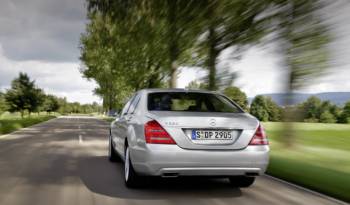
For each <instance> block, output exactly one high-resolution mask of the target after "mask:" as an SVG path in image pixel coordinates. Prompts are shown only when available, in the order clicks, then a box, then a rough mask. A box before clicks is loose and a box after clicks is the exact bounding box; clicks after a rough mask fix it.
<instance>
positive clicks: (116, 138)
mask: <svg viewBox="0 0 350 205" xmlns="http://www.w3.org/2000/svg"><path fill="white" fill-rule="evenodd" d="M134 97H135V96H133V97H132V98H131V99H130V100H129V101H128V102H127V103H126V104H125V105H124V107H123V109H122V111H121V113H120V116H119V118H118V119H117V120H115V121H114V122H113V125H112V141H113V145H114V148H115V149H116V151H117V152H118V153H119V154H120V155H121V156H123V155H124V153H123V152H124V142H123V140H124V139H125V138H124V136H123V135H124V133H125V131H124V130H123V129H125V122H126V115H127V111H128V109H129V107H130V104H131V102H132V100H133V99H134Z"/></svg>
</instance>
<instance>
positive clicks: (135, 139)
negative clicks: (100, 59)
mask: <svg viewBox="0 0 350 205" xmlns="http://www.w3.org/2000/svg"><path fill="white" fill-rule="evenodd" d="M109 159H110V161H118V160H122V161H124V168H125V169H124V172H125V183H126V186H128V187H137V186H138V185H140V183H141V182H142V179H144V178H145V177H146V176H161V177H178V176H214V177H227V178H229V180H230V183H231V184H232V185H233V186H235V187H248V186H250V185H252V184H253V183H254V180H255V177H256V176H259V175H261V174H263V173H264V172H265V170H266V167H267V165H268V162H269V146H268V140H267V137H266V134H265V132H264V129H263V127H262V125H261V123H260V122H259V121H258V120H257V119H256V118H255V117H253V116H251V115H250V114H248V113H245V112H244V111H243V110H242V109H241V108H240V107H239V106H238V105H237V104H236V103H235V102H233V101H231V100H230V99H229V98H227V97H226V96H224V95H222V94H220V93H217V92H210V91H198V90H197V91H196V90H185V89H145V90H140V91H138V92H137V93H135V94H134V96H133V97H131V99H130V100H129V101H128V102H127V103H126V105H125V106H124V108H123V110H122V111H121V113H120V115H119V116H118V117H117V118H116V119H115V120H114V121H113V122H112V123H111V127H110V137H109Z"/></svg>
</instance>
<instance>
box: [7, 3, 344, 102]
mask: <svg viewBox="0 0 350 205" xmlns="http://www.w3.org/2000/svg"><path fill="white" fill-rule="evenodd" d="M344 2H346V0H339V3H336V4H334V5H333V6H332V7H331V8H329V9H328V11H329V12H325V13H324V14H323V16H324V19H326V21H327V22H328V23H329V25H331V29H332V34H333V35H334V39H335V40H334V41H333V42H332V44H331V45H330V50H331V51H332V55H331V68H330V69H329V70H328V73H327V75H324V77H321V78H319V79H317V80H314V81H313V82H312V84H311V85H310V86H308V87H307V88H305V89H303V90H301V91H302V92H309V93H317V92H333V91H350V22H349V19H350V3H344ZM0 3H1V7H0V90H2V91H4V90H6V89H7V88H9V86H10V83H11V80H12V79H13V78H15V77H16V76H17V75H18V73H19V72H26V73H27V74H28V75H29V76H30V77H31V78H32V79H34V80H35V82H36V84H37V85H38V86H39V87H40V88H43V89H44V90H45V92H47V93H50V94H55V95H58V96H61V97H66V98H67V99H68V100H69V101H71V102H74V101H78V102H81V103H91V102H93V101H98V102H100V101H101V100H100V99H99V98H98V97H97V96H95V95H93V89H94V88H95V87H96V83H95V82H93V81H88V80H86V79H84V78H83V77H82V75H81V73H80V72H79V68H80V67H81V62H80V61H79V53H80V51H79V38H80V35H81V33H83V32H84V29H85V24H86V9H85V1H84V0H59V1H57V0H31V1H23V0H0ZM221 61H222V62H220V63H223V64H225V65H227V66H229V68H230V69H231V70H232V71H234V72H236V73H237V76H238V77H237V79H236V80H235V81H234V85H235V86H238V87H240V88H241V89H242V90H243V91H244V92H246V93H247V95H248V96H250V97H252V96H255V95H257V94H264V93H276V92H283V88H284V87H283V86H284V84H283V82H284V78H285V74H286V72H285V70H283V67H282V66H281V58H280V56H279V54H278V51H277V49H276V48H275V47H274V45H264V46H255V47H252V48H250V49H249V50H247V51H246V52H245V53H244V55H243V58H242V59H241V60H240V61H232V60H225V56H224V57H223V58H222V60H221ZM180 71H181V72H180V74H179V78H178V87H181V88H184V87H185V86H186V85H187V84H188V83H189V82H190V81H192V80H195V79H197V78H201V77H202V76H204V75H205V74H206V71H203V70H201V69H199V68H189V67H181V69H180Z"/></svg>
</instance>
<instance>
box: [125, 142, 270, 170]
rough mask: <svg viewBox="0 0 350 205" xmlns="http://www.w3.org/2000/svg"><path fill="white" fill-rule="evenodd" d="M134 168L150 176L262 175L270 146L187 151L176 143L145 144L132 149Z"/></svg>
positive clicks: (266, 163)
mask: <svg viewBox="0 0 350 205" xmlns="http://www.w3.org/2000/svg"><path fill="white" fill-rule="evenodd" d="M131 159H132V164H133V167H134V169H135V171H136V172H137V173H139V174H142V175H153V176H178V175H179V176H182V175H183V176H236V175H250V176H252V175H261V174H263V173H264V172H265V170H266V167H267V165H268V162H269V146H267V145H266V146H248V147H246V148H245V149H242V150H187V149H182V148H180V147H179V146H177V145H156V144H147V145H146V147H145V148H140V147H135V148H131Z"/></svg>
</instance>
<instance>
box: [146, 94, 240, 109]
mask: <svg viewBox="0 0 350 205" xmlns="http://www.w3.org/2000/svg"><path fill="white" fill-rule="evenodd" d="M148 110H150V111H184V112H228V113H241V112H243V111H242V110H241V109H240V108H239V107H237V106H236V105H235V104H233V103H232V102H230V101H229V100H228V99H227V98H226V97H224V96H221V95H216V94H211V93H193V92H159V93H150V94H148Z"/></svg>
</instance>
